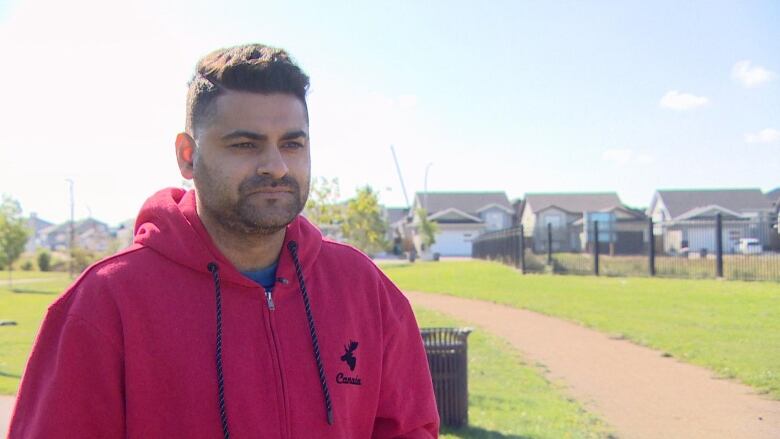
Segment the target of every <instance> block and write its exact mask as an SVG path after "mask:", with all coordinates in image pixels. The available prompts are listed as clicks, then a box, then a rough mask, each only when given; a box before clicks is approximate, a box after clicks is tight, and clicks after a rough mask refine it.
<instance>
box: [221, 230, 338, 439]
mask: <svg viewBox="0 0 780 439" xmlns="http://www.w3.org/2000/svg"><path fill="white" fill-rule="evenodd" d="M287 249H288V250H289V251H290V255H291V256H292V259H293V263H294V264H295V274H296V276H297V277H298V286H299V288H300V290H301V295H302V296H303V304H304V307H305V309H306V319H307V320H308V322H309V334H310V335H311V343H312V346H313V348H314V361H316V362H317V371H318V372H319V375H320V385H321V386H322V394H323V396H324V397H325V413H326V416H327V418H328V424H329V425H333V403H332V401H331V399H330V392H329V391H328V382H327V381H326V380H325V367H324V366H323V365H322V358H321V357H320V342H319V340H318V339H317V330H316V329H315V328H314V317H313V316H312V314H311V304H310V303H309V294H308V293H307V291H306V283H305V282H304V279H303V268H301V263H300V261H298V244H297V243H296V242H295V241H290V242H289V243H287ZM208 269H209V271H210V272H211V275H212V276H213V277H214V292H215V294H216V300H217V385H218V387H219V417H220V419H221V420H222V433H223V435H224V437H225V439H230V431H229V430H228V418H227V410H226V408H225V377H224V374H223V372H222V289H221V288H220V284H219V267H218V266H217V264H215V263H214V262H210V263H209V265H208Z"/></svg>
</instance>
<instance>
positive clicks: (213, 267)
mask: <svg viewBox="0 0 780 439" xmlns="http://www.w3.org/2000/svg"><path fill="white" fill-rule="evenodd" d="M208 269H209V271H210V272H211V275H212V276H214V292H215V294H216V296H217V385H218V386H219V417H220V419H221V420H222V434H223V435H224V436H225V439H230V431H229V430H228V418H227V411H226V410H225V377H224V375H223V373H222V289H221V288H220V286H219V267H217V264H215V263H213V262H210V263H209V265H208Z"/></svg>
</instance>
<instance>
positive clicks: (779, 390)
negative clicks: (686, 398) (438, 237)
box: [383, 261, 780, 399]
mask: <svg viewBox="0 0 780 439" xmlns="http://www.w3.org/2000/svg"><path fill="white" fill-rule="evenodd" d="M383 270H384V271H385V272H386V273H387V275H388V276H390V277H391V278H392V279H393V280H394V281H395V282H396V283H397V284H398V285H399V287H401V288H402V289H406V290H410V291H412V290H416V291H426V292H438V293H447V294H453V295H457V296H462V297H470V298H475V299H482V300H489V301H493V302H498V303H504V304H508V305H511V306H516V307H519V308H526V309H530V310H533V311H537V312H541V313H544V314H548V315H552V316H557V317H562V318H565V319H568V320H571V321H575V322H578V323H580V324H583V325H585V326H588V327H592V328H595V329H598V330H600V331H603V332H605V333H608V334H611V335H613V336H618V337H625V338H628V339H630V340H633V341H635V342H637V343H639V344H642V345H646V346H650V347H652V348H655V349H658V350H660V351H663V352H665V353H667V354H668V355H672V356H674V357H676V358H678V359H680V360H683V361H686V362H689V363H693V364H698V365H701V366H705V367H708V368H710V369H712V370H714V371H715V372H716V373H717V374H718V375H719V376H722V377H728V378H736V379H738V380H739V381H742V382H744V383H745V384H748V385H750V386H753V387H754V388H755V389H757V390H758V391H759V392H762V393H767V394H769V395H770V396H771V397H772V398H775V399H780V286H778V284H777V283H771V282H740V281H718V280H684V279H655V278H616V277H592V276H588V277H582V276H556V275H525V276H523V275H521V274H519V273H518V272H517V271H516V270H514V269H512V268H510V267H507V266H503V265H501V264H498V263H491V262H484V261H458V262H439V263H436V262H428V263H417V264H406V265H393V266H386V267H384V268H383Z"/></svg>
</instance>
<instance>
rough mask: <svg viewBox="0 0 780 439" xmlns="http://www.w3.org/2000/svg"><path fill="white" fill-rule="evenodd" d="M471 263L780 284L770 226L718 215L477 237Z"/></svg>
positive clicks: (779, 251) (779, 247)
mask: <svg viewBox="0 0 780 439" xmlns="http://www.w3.org/2000/svg"><path fill="white" fill-rule="evenodd" d="M638 226H639V227H638ZM600 228H601V230H599V229H600ZM472 257H474V258H478V259H487V260H495V261H500V262H503V263H505V264H508V265H512V266H515V267H517V268H518V269H520V270H521V271H522V272H523V273H558V274H581V275H597V276H599V275H602V276H659V277H676V278H696V279H706V278H725V279H738V280H768V281H780V235H778V232H777V230H776V229H773V228H772V224H769V223H767V222H762V221H758V220H745V219H724V218H723V217H722V216H721V215H717V216H715V217H714V218H713V219H711V220H709V219H708V220H695V221H683V222H681V221H677V222H668V223H653V221H652V220H648V221H647V222H646V223H644V224H636V223H634V224H630V225H623V226H621V225H617V226H616V225H615V224H614V223H612V224H607V225H603V226H601V227H600V225H599V222H598V221H594V222H593V223H592V224H583V225H580V226H567V227H553V226H552V225H550V224H548V225H547V226H545V227H537V228H536V229H535V230H533V231H531V232H530V233H526V230H525V229H524V228H523V226H520V227H516V228H512V229H506V230H499V231H496V232H490V233H485V234H483V235H480V236H479V237H478V238H477V239H476V240H474V242H473V243H472Z"/></svg>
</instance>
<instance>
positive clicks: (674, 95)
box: [658, 90, 710, 111]
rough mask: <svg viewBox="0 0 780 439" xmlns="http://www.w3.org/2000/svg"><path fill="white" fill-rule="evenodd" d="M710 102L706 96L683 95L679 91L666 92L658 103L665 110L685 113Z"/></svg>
mask: <svg viewBox="0 0 780 439" xmlns="http://www.w3.org/2000/svg"><path fill="white" fill-rule="evenodd" d="M709 102H710V100H709V99H708V98H706V97H704V96H696V95H692V94H690V93H681V92H679V91H677V90H671V91H668V92H666V94H665V95H664V97H662V98H661V101H660V102H659V103H658V104H659V105H660V106H661V107H663V108H669V109H670V110H676V111H684V110H692V109H694V108H698V107H701V106H704V105H707V104H708V103H709Z"/></svg>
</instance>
